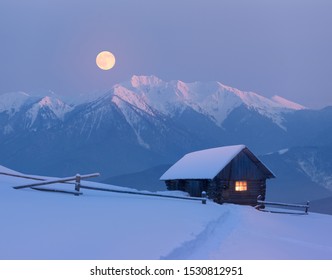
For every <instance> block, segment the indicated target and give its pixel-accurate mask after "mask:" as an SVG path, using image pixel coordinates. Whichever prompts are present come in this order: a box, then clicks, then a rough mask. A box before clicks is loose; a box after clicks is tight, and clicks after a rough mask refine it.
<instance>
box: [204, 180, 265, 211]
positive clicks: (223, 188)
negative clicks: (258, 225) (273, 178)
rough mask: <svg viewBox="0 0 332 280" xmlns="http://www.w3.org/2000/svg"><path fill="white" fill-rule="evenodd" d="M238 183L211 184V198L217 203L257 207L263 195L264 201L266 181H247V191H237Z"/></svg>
mask: <svg viewBox="0 0 332 280" xmlns="http://www.w3.org/2000/svg"><path fill="white" fill-rule="evenodd" d="M235 182H236V181H227V182H221V181H219V182H214V184H211V188H210V192H209V197H210V198H211V199H213V200H214V201H215V202H217V203H235V204H243V205H252V206H256V205H257V197H258V196H259V195H261V196H262V197H263V200H264V199H265V195H266V180H258V181H249V180H247V181H246V182H247V190H246V191H236V190H235Z"/></svg>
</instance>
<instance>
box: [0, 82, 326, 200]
mask: <svg viewBox="0 0 332 280" xmlns="http://www.w3.org/2000/svg"><path fill="white" fill-rule="evenodd" d="M17 97H19V98H18V99H17ZM331 120H332V107H331V108H329V107H327V108H325V109H322V110H310V109H307V108H305V107H303V106H301V105H299V104H297V103H294V102H292V101H289V100H287V99H284V98H282V97H280V96H274V97H272V98H267V97H264V96H261V95H259V94H257V93H253V92H244V91H240V90H238V89H236V88H231V87H228V86H225V85H223V84H221V83H219V82H193V83H185V82H182V81H178V80H175V81H169V82H166V81H163V80H161V79H159V78H157V77H155V76H133V77H132V78H131V79H130V80H128V81H125V82H123V83H118V84H116V85H114V86H113V87H112V88H111V89H110V90H108V91H107V92H105V93H103V94H100V95H99V94H98V95H97V96H95V98H92V99H89V101H87V102H76V104H75V103H72V102H71V103H66V102H64V101H62V100H60V98H59V97H58V96H56V95H55V94H52V93H50V92H49V91H48V92H46V93H45V96H43V95H42V94H39V95H38V96H37V97H36V96H33V95H29V94H28V93H24V92H20V93H14V94H8V93H7V94H0V155H1V157H0V161H1V164H3V165H6V166H8V167H10V168H13V169H15V170H20V171H22V172H25V173H32V174H44V175H49V176H68V175H72V174H76V173H77V172H79V173H85V172H86V173H90V172H96V171H98V172H101V173H102V175H103V176H102V177H101V180H105V179H107V178H110V177H116V176H119V175H121V174H130V173H135V172H136V173H137V172H141V171H143V170H147V169H151V168H153V167H154V166H158V165H162V164H172V163H174V162H175V161H177V160H178V159H179V158H180V157H182V156H183V155H184V154H186V153H188V152H192V151H196V150H200V149H206V148H213V147H218V146H225V145H234V144H245V145H246V146H248V147H249V148H250V149H251V150H252V151H253V152H254V153H255V154H257V155H264V154H267V153H269V152H275V151H279V150H282V149H290V148H293V147H310V146H314V147H318V148H319V147H327V148H326V149H330V148H328V147H330V143H332V142H331V141H332V133H331V131H332V121H331ZM301 153H303V154H306V153H307V154H309V150H301V151H300V153H295V154H294V157H295V158H290V159H289V158H287V157H286V155H285V154H277V156H276V159H277V160H278V162H280V164H279V165H278V166H277V168H278V169H280V170H281V171H282V172H285V170H287V168H285V167H284V166H285V164H286V165H287V164H289V169H290V170H294V172H296V171H295V170H297V169H299V168H301V165H299V162H300V163H301V160H302V172H301V173H296V174H299V175H298V176H299V177H301V178H302V179H301V180H300V181H301V184H302V183H305V184H308V185H310V184H311V185H310V186H311V187H312V188H314V187H315V186H317V185H319V184H324V182H322V181H319V180H318V179H317V176H318V174H324V176H325V177H324V178H326V180H325V181H326V182H328V184H329V182H330V179H329V178H330V177H329V176H330V175H331V176H332V174H330V173H331V172H330V171H329V170H327V169H326V168H325V167H324V166H330V165H329V158H325V157H324V152H319V153H316V154H315V160H317V161H318V162H321V164H320V165H319V168H318V169H314V168H313V165H312V164H311V163H310V162H307V161H305V162H303V160H304V159H303V156H301ZM286 154H287V153H286ZM273 157H274V158H275V155H274V156H273ZM316 158H317V159H316ZM293 159H294V160H293ZM299 160H300V161H299ZM287 161H288V162H289V163H287ZM272 164H273V161H272ZM294 168H295V169H294ZM286 173H287V172H286ZM160 175H161V174H160ZM277 177H278V175H277ZM289 178H290V179H291V180H292V181H291V182H294V184H296V182H297V181H296V180H299V179H297V178H296V176H293V177H292V178H291V177H289ZM285 181H287V178H284V181H283V182H285ZM300 181H298V182H300ZM315 181H316V182H315ZM310 182H311V183H310ZM321 193H322V194H323V193H324V192H323V191H322V192H321ZM318 198H320V197H318Z"/></svg>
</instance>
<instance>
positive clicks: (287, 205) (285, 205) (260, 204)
mask: <svg viewBox="0 0 332 280" xmlns="http://www.w3.org/2000/svg"><path fill="white" fill-rule="evenodd" d="M257 203H258V204H257V206H256V207H255V208H256V209H257V210H260V211H266V212H272V213H282V214H303V215H307V214H308V210H309V201H307V203H306V204H292V203H282V202H272V201H265V200H262V196H261V195H259V196H258V197H257ZM266 206H277V207H281V208H282V209H286V210H288V211H277V210H266V209H265V207H266ZM294 208H295V209H301V210H303V213H302V212H290V211H289V209H294Z"/></svg>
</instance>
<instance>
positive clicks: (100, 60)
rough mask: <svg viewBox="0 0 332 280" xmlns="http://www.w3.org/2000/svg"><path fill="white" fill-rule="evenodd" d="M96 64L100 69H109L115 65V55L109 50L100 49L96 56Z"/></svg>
mask: <svg viewBox="0 0 332 280" xmlns="http://www.w3.org/2000/svg"><path fill="white" fill-rule="evenodd" d="M96 64H97V66H98V67H99V68H100V69H102V70H110V69H111V68H113V67H114V65H115V56H114V55H113V54H112V53H111V52H108V51H102V52H100V53H99V54H98V55H97V57H96Z"/></svg>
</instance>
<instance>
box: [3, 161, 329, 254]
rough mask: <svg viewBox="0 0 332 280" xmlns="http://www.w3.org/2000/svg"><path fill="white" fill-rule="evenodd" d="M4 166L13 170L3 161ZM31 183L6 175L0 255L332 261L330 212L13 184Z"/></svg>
mask: <svg viewBox="0 0 332 280" xmlns="http://www.w3.org/2000/svg"><path fill="white" fill-rule="evenodd" d="M1 171H6V172H7V171H8V169H5V168H2V167H1V166H0V172H1ZM28 181H30V180H27V179H21V178H16V177H8V176H4V175H0V219H1V231H0V259H331V258H332V240H331V238H330V232H331V230H332V216H329V215H321V214H313V213H310V214H309V215H307V216H297V215H278V214H271V213H262V212H258V211H257V210H255V209H253V208H252V207H247V206H238V205H218V204H214V203H212V202H208V203H207V204H206V205H203V204H201V203H200V202H198V201H187V200H176V199H169V198H158V197H148V196H137V195H129V194H119V193H106V192H96V191H88V190H83V192H84V194H83V195H82V196H79V197H76V196H72V195H65V194H55V193H46V192H38V191H34V190H28V189H24V190H14V189H12V188H11V187H12V186H14V185H20V184H23V183H26V182H28ZM86 184H92V185H95V184H96V183H92V182H90V183H86ZM98 185H99V186H101V185H100V184H98ZM58 187H65V188H73V186H72V185H63V184H62V185H58ZM104 187H105V186H104ZM108 187H110V188H117V189H119V187H115V186H108ZM168 193H169V192H168ZM176 194H177V195H179V193H176Z"/></svg>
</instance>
